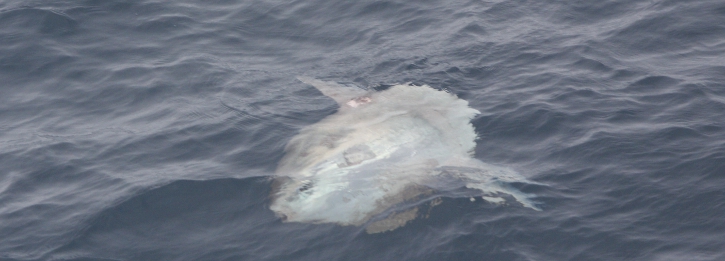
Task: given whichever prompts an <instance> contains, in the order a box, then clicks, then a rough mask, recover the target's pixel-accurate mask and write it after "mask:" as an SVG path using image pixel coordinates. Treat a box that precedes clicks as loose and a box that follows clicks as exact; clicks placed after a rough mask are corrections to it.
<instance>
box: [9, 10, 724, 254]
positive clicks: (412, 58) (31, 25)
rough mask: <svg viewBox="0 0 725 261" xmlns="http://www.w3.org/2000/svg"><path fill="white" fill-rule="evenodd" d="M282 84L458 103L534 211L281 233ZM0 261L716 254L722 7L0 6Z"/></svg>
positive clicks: (305, 113) (322, 103)
mask: <svg viewBox="0 0 725 261" xmlns="http://www.w3.org/2000/svg"><path fill="white" fill-rule="evenodd" d="M296 76H309V77H314V78H318V79H323V80H328V81H336V82H341V83H344V84H349V85H357V86H360V87H363V88H373V87H375V86H389V85H392V84H397V83H407V82H410V83H413V84H417V85H422V84H427V85H430V86H431V87H433V88H435V89H439V90H446V91H449V92H451V93H453V94H455V95H457V96H458V97H460V98H461V99H464V100H466V101H468V102H469V104H470V106H471V107H472V108H474V109H477V110H479V111H481V114H480V115H478V116H476V117H475V118H474V119H473V120H472V123H473V125H474V127H475V129H476V131H477V133H478V135H479V137H480V138H479V139H478V140H477V141H476V142H477V146H476V150H475V156H474V157H475V158H476V159H479V160H481V161H483V162H487V163H490V164H496V165H501V166H507V167H510V168H512V169H515V170H516V171H517V172H519V173H521V175H523V176H525V177H526V178H528V179H529V180H533V181H536V182H538V183H541V184H542V185H526V184H513V185H512V186H515V187H516V188H517V189H520V190H522V191H523V192H525V193H529V194H534V195H536V198H535V200H536V201H538V202H539V203H540V207H541V208H542V211H533V210H531V209H528V208H525V207H522V206H520V205H517V204H513V203H512V204H508V205H497V204H491V203H489V202H486V201H483V200H480V199H479V200H476V201H471V200H469V198H456V197H442V198H441V200H442V202H441V204H440V205H438V206H436V207H435V208H431V209H430V211H429V213H427V215H426V217H425V218H423V217H421V218H418V219H415V220H412V221H410V222H409V223H408V224H407V225H406V226H404V227H401V228H398V229H396V230H393V231H388V232H384V233H378V234H367V233H365V228H364V227H356V226H338V225H335V224H306V223H294V222H283V219H282V218H280V217H278V216H276V215H275V213H274V212H272V211H271V210H270V209H269V205H270V192H271V191H272V188H271V187H272V182H273V179H272V176H273V175H274V171H275V168H276V167H277V164H278V163H279V161H280V159H281V158H282V157H283V156H284V147H285V145H286V144H287V142H288V141H289V140H290V139H291V138H292V137H293V136H295V135H296V134H297V133H298V132H299V130H300V129H301V128H303V127H305V126H309V125H311V124H314V123H316V122H318V121H319V120H321V119H323V118H325V117H326V116H329V115H331V114H333V113H335V112H336V111H337V109H338V105H337V104H336V103H335V102H334V101H333V100H332V99H330V98H329V97H326V96H324V95H322V94H321V93H320V92H319V91H317V90H316V89H315V88H314V87H312V86H309V85H306V84H304V83H302V82H300V81H298V80H297V79H296V78H295V77H296ZM0 260H673V261H674V260H678V261H679V260H725V1H722V0H698V1H687V0H647V1H630V0H597V1H594V0H590V1H551V0H537V1H533V0H491V1H477V0H462V1H457V0H443V1H435V0H422V1H398V0H381V1H367V0H365V1H348V0H325V1H322V0H304V1H298V0H293V1H280V0H251V1H242V0H238V1H235V0H214V1H200V0H194V1H192V0H179V1H151V0H136V1H118V0H93V1H82V0H77V1H63V0H59V1H38V0H28V1H18V0H16V1H7V0H5V1H0Z"/></svg>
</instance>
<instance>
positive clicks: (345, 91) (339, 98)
mask: <svg viewBox="0 0 725 261" xmlns="http://www.w3.org/2000/svg"><path fill="white" fill-rule="evenodd" d="M297 80H300V81H301V82H303V83H306V84H309V85H312V86H314V87H315V88H317V89H318V90H320V92H322V94H324V95H325V96H327V97H330V98H332V99H333V100H335V101H336V102H337V103H338V104H340V106H342V105H344V104H346V103H347V102H348V101H350V100H352V99H354V98H357V97H360V96H364V95H365V94H367V91H366V90H363V89H360V88H357V87H352V86H345V85H342V84H339V83H336V82H326V81H321V80H318V79H315V78H310V77H306V76H297Z"/></svg>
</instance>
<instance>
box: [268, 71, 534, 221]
mask: <svg viewBox="0 0 725 261" xmlns="http://www.w3.org/2000/svg"><path fill="white" fill-rule="evenodd" d="M298 79H299V80H301V81H302V82H305V83H307V84H310V85H312V86H314V87H316V88H317V89H318V90H320V91H321V92H322V93H323V94H324V95H326V96H328V97H330V98H332V99H334V100H335V101H337V102H338V104H339V105H340V109H339V110H338V111H337V113H335V114H333V115H330V116H328V117H327V118H324V119H323V120H321V121H320V122H318V123H315V124H313V125H310V126H307V127H305V128H303V129H302V130H301V131H300V133H299V134H298V135H297V136H295V137H293V138H292V139H291V140H290V141H289V143H288V144H287V147H286V148H285V153H286V154H285V156H284V158H283V159H282V160H281V162H280V163H279V166H278V168H277V172H276V175H277V177H276V180H275V183H276V185H275V190H274V192H273V194H272V203H271V206H270V208H271V209H272V210H273V211H274V212H275V213H277V214H278V215H279V216H281V217H283V218H284V220H285V221H288V222H307V223H336V224H339V225H356V226H359V225H364V224H367V225H368V226H369V227H368V232H381V231H386V230H391V229H394V228H396V227H398V226H401V225H403V224H405V222H407V221H408V220H410V219H413V218H415V216H416V214H415V210H412V211H407V212H405V213H402V214H400V213H399V214H391V213H388V212H389V211H387V212H386V210H388V209H390V208H391V207H393V206H396V205H399V204H401V203H404V202H407V201H410V200H413V199H416V198H420V197H421V195H427V194H429V193H431V192H433V191H435V190H439V189H441V187H443V186H444V185H440V184H436V183H441V182H440V181H441V180H442V179H453V180H455V182H454V183H455V184H462V186H465V187H466V188H468V189H473V190H478V191H480V193H481V194H482V195H489V196H488V197H484V199H487V200H489V201H491V202H495V203H500V202H501V201H503V199H502V198H500V197H496V195H498V194H499V193H503V194H508V195H510V196H512V197H513V198H514V199H515V200H516V201H518V202H519V203H521V204H522V205H523V206H525V207H529V208H532V209H535V210H539V209H538V207H536V205H535V204H534V203H533V202H532V201H531V200H530V199H529V195H527V194H524V193H522V192H520V191H518V190H516V189H514V188H512V187H510V186H508V185H507V183H511V182H524V183H531V182H529V181H527V180H526V179H525V178H524V177H523V176H520V175H519V174H517V173H516V172H514V171H512V170H510V169H507V168H503V167H496V166H492V165H489V164H486V163H483V162H481V161H478V160H476V159H473V158H471V154H472V151H473V149H474V147H475V145H476V144H475V139H476V137H477V136H476V133H475V131H474V129H473V126H472V125H471V123H470V120H471V119H472V118H473V117H474V116H475V115H476V114H478V113H479V112H478V111H477V110H475V109H472V108H470V107H468V102H467V101H465V100H461V99H459V98H457V97H456V96H455V95H452V94H450V93H447V92H444V91H439V90H435V89H433V88H431V87H428V86H425V85H424V86H412V85H407V84H403V85H395V86H392V87H390V88H388V89H387V90H384V91H365V90H363V89H360V88H356V87H350V86H343V85H339V84H336V83H334V82H325V81H320V80H316V79H312V78H307V77H298ZM443 183H445V182H443ZM386 214H387V215H388V216H383V217H381V215H386ZM386 219H387V220H386ZM372 227H375V228H372Z"/></svg>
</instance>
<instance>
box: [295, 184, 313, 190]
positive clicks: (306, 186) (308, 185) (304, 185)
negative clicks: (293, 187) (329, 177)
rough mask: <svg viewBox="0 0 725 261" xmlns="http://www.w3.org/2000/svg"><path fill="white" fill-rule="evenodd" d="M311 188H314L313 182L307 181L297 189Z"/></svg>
mask: <svg viewBox="0 0 725 261" xmlns="http://www.w3.org/2000/svg"><path fill="white" fill-rule="evenodd" d="M310 188H312V182H305V184H302V186H301V187H300V188H299V189H297V191H299V192H305V191H307V190H309V189H310Z"/></svg>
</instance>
